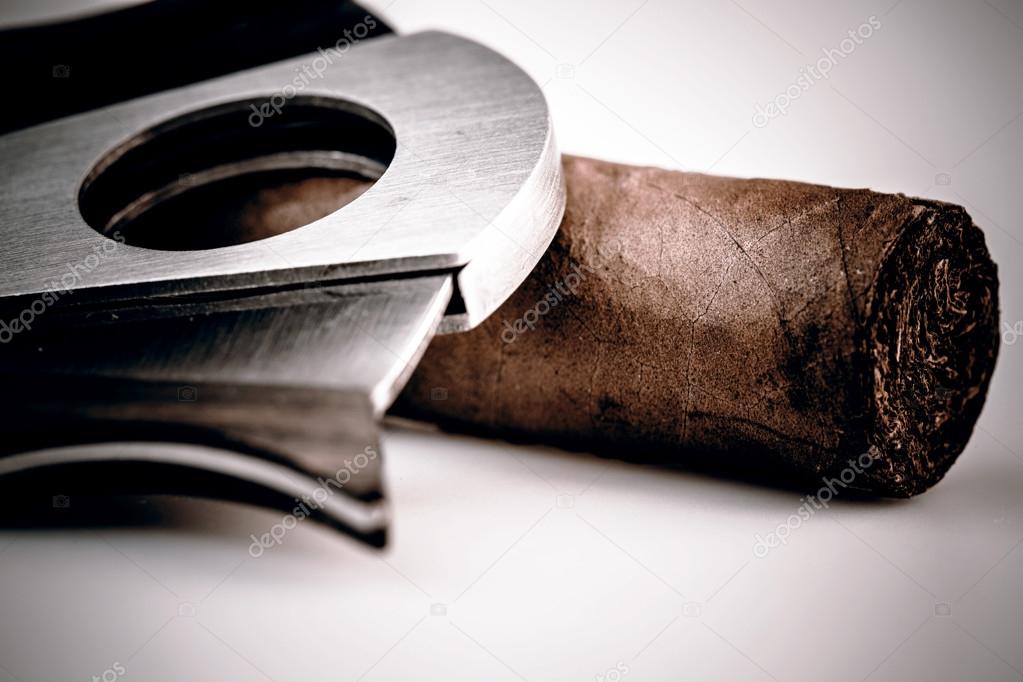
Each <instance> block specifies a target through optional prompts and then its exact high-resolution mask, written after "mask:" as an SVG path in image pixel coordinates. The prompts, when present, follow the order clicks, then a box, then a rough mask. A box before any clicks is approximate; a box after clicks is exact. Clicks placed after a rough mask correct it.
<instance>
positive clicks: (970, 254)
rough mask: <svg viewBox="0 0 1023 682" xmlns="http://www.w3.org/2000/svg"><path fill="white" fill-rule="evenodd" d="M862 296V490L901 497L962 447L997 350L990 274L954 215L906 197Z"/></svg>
mask: <svg viewBox="0 0 1023 682" xmlns="http://www.w3.org/2000/svg"><path fill="white" fill-rule="evenodd" d="M914 203H915V206H916V216H915V218H914V220H913V221H912V222H911V223H910V224H909V225H908V226H907V228H906V229H905V230H904V231H903V232H902V234H900V235H899V237H898V238H897V239H896V240H895V241H894V242H892V243H891V244H889V245H888V247H887V249H886V252H885V254H884V256H883V260H882V264H881V269H880V272H879V274H878V276H877V279H876V280H875V282H874V285H873V286H872V287H871V289H870V291H868V293H867V302H866V320H865V322H866V325H865V327H866V334H865V336H866V339H865V342H866V348H865V353H866V354H867V356H868V357H869V359H870V366H871V367H872V368H873V376H872V377H871V385H870V387H869V389H868V399H869V400H871V401H872V403H873V406H874V408H875V413H874V423H873V425H872V427H871V428H870V430H869V432H868V440H869V442H870V445H871V446H872V447H871V452H872V453H873V454H874V462H873V464H872V466H871V467H870V468H869V469H868V470H867V471H866V472H865V475H866V476H867V478H868V479H869V480H870V483H871V488H873V489H874V490H876V491H877V492H880V493H882V494H887V495H891V496H895V497H909V496H911V495H915V494H917V493H921V492H923V491H924V490H926V489H927V488H929V487H930V486H932V485H934V484H935V483H937V482H938V481H939V480H941V478H942V477H943V476H944V475H945V473H946V472H947V471H948V469H949V467H950V466H951V465H952V463H953V462H954V461H955V459H956V457H957V456H958V455H959V453H960V452H962V450H963V448H965V447H966V443H967V441H968V440H969V438H970V434H971V433H972V432H973V427H974V425H975V423H976V421H977V417H978V416H979V414H980V410H981V408H982V407H983V404H984V398H985V396H986V395H987V388H988V384H989V382H990V380H991V374H992V371H993V370H994V365H995V358H996V356H997V353H998V340H999V336H998V274H997V268H996V266H995V264H994V263H993V262H992V261H991V257H990V255H989V254H988V250H987V246H986V244H985V243H984V235H983V233H982V232H981V231H980V229H979V228H978V227H977V226H976V225H974V224H973V221H972V220H971V219H970V216H969V215H968V214H967V213H966V211H964V210H963V209H962V208H960V207H958V206H953V205H949V204H943V203H940V202H931V201H924V200H914Z"/></svg>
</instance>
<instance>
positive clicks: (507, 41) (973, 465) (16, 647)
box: [0, 0, 1023, 682]
mask: <svg viewBox="0 0 1023 682" xmlns="http://www.w3.org/2000/svg"><path fill="white" fill-rule="evenodd" d="M893 3H894V4H893ZM370 4H371V5H372V6H373V8H374V9H375V10H376V11H378V12H379V13H380V14H381V15H383V16H384V17H385V18H386V19H387V20H389V21H390V22H392V23H393V25H394V26H396V27H397V28H398V29H399V30H401V31H406V32H407V31H413V30H418V29H422V28H428V27H433V28H445V29H448V30H452V31H455V32H458V33H461V34H463V35H466V36H469V37H472V38H475V39H478V40H480V41H482V42H484V43H486V44H488V45H490V46H492V47H495V48H496V49H498V50H500V51H502V52H503V53H504V54H506V55H508V56H509V57H511V58H512V59H513V60H515V61H517V62H518V63H520V64H521V65H523V66H524V67H525V68H526V69H527V70H528V71H529V72H530V73H531V74H532V75H533V77H534V78H535V79H536V80H537V81H538V82H539V83H541V84H543V85H544V90H545V92H546V93H547V96H548V97H549V99H550V102H551V105H552V107H553V112H554V118H555V124H556V126H557V130H558V134H559V138H560V143H561V145H562V149H563V150H564V151H566V152H570V153H576V154H585V155H591V156H598V157H605V158H610V159H616V160H621V161H628V162H634V163H645V164H655V165H661V166H668V167H676V168H679V167H681V168H686V169H712V170H713V171H714V172H716V173H724V174H733V175H764V176H774V177H787V178H799V179H806V180H814V181H819V182H824V183H831V184H838V185H846V186H870V187H873V188H876V189H880V190H886V191H904V192H906V193H909V194H919V195H924V196H930V197H937V198H944V199H948V200H950V201H954V202H957V203H962V204H965V205H966V206H967V207H968V208H969V209H970V211H971V212H972V214H973V215H974V217H975V219H976V220H977V221H978V222H979V224H980V225H981V226H982V227H983V228H984V229H985V232H986V234H987V239H988V244H989V246H990V248H991V250H992V252H993V254H994V257H995V260H996V261H997V262H998V264H999V267H1000V277H1001V280H1002V289H1001V296H1002V315H1003V320H1004V321H1006V322H1008V323H1009V324H1010V325H1012V324H1015V323H1016V321H1018V320H1021V319H1023V300H1021V292H1023V286H1021V284H1023V282H1021V279H1023V268H1021V267H1020V257H1021V256H1023V243H1021V240H1023V229H1021V225H1020V215H1021V214H1023V192H1020V188H1019V184H1020V180H1021V178H1023V173H1021V163H1023V162H1021V159H1023V117H1021V114H1023V88H1021V87H1020V76H1019V74H1020V73H1023V4H1021V3H1019V2H1011V1H1010V0H991V1H990V2H987V3H985V2H957V3H953V2H933V1H928V0H902V1H901V2H895V0H886V2H880V3H879V2H853V1H852V0H848V1H846V2H842V3H835V2H828V3H813V2H804V3H795V2H781V3H772V4H771V6H769V7H768V6H765V5H766V3H753V2H751V1H747V2H744V3H743V6H745V7H746V8H747V9H748V11H747V10H744V9H743V8H742V7H740V6H739V5H737V4H735V3H731V2H710V1H704V2H678V1H674V0H649V2H645V3H644V2H642V0H631V1H630V0H622V2H620V3H607V2H582V0H579V1H577V2H559V3H557V4H555V3H551V2H541V1H540V0H506V1H505V0H502V1H499V0H486V1H485V2H484V1H483V0H462V1H460V2H455V1H452V2H444V3H426V2H414V1H413V0H396V1H395V2H390V0H385V1H384V2H374V3H370ZM871 15H876V17H877V18H878V19H880V21H881V28H880V30H878V31H877V32H876V33H875V34H874V35H872V36H871V37H870V38H869V39H868V40H866V41H864V43H863V44H862V45H860V46H858V47H856V48H855V51H854V52H853V53H852V54H851V55H850V56H848V57H847V58H844V59H843V60H842V61H840V62H839V63H838V64H837V65H836V66H835V67H834V69H833V71H832V72H831V77H830V79H829V80H827V81H822V82H818V83H815V84H814V85H813V86H812V87H811V88H810V89H809V90H808V91H807V92H804V93H802V94H801V96H800V97H799V98H798V99H797V100H796V101H794V102H793V103H792V105H791V108H790V109H789V112H788V113H787V114H786V115H784V116H781V117H778V118H775V119H773V120H771V121H770V122H769V123H768V125H766V126H764V127H762V128H757V127H754V126H753V124H752V120H751V119H752V116H753V113H754V111H755V105H756V104H757V103H761V104H764V103H766V102H767V101H768V100H770V99H772V98H773V97H774V96H775V95H776V94H778V93H780V92H782V91H784V89H785V88H786V86H787V85H789V84H790V83H792V82H794V81H795V80H796V78H797V77H798V76H799V70H800V68H801V67H802V66H803V65H805V64H806V63H808V62H810V61H811V60H815V59H816V58H817V57H818V56H820V50H821V49H822V48H826V47H837V46H838V45H839V43H840V41H841V40H842V39H843V38H844V37H846V32H847V31H848V30H854V29H856V28H857V27H858V26H859V25H860V24H861V23H864V22H866V21H867V20H868V18H869V17H870V16H871ZM559 64H571V65H573V68H572V69H569V68H567V67H562V68H561V69H558V65H559ZM559 72H560V73H561V75H562V76H569V75H571V76H572V77H570V78H559V77H557V74H558V73H559ZM941 173H946V174H948V175H949V176H950V184H938V175H939V174H941ZM1021 324H1023V323H1021ZM1008 338H1009V339H1011V338H1012V337H1011V335H1008ZM1021 379H1023V338H1021V339H1020V342H1019V343H1016V344H1014V345H1008V344H1006V345H1003V347H1002V349H1001V355H1000V357H999V361H998V368H997V372H996V374H995V378H994V382H993V385H992V390H991V394H990V397H989V400H988V404H987V407H986V408H985V410H984V413H983V415H982V417H981V420H980V427H979V429H978V431H977V433H976V435H975V437H974V438H973V440H972V441H971V443H970V445H969V447H968V448H967V451H966V452H965V453H964V454H963V456H962V457H961V459H960V461H959V463H957V464H956V465H955V466H954V467H953V469H952V471H951V473H950V474H949V475H948V477H947V478H946V479H945V480H944V481H943V482H942V483H940V484H939V485H938V486H937V487H936V488H935V489H934V490H932V491H930V492H928V493H927V494H925V495H923V496H921V497H919V498H916V499H913V500H910V501H898V502H895V501H893V502H881V503H855V502H843V501H838V502H836V503H834V504H832V506H831V508H830V509H828V510H825V511H821V512H819V513H817V514H815V515H814V516H813V517H812V518H811V519H809V520H808V521H806V522H805V523H803V524H802V525H801V526H800V527H799V528H798V529H797V530H795V531H794V532H793V533H792V534H791V539H790V541H789V543H788V544H787V545H786V546H782V547H778V548H776V549H774V550H772V551H770V552H769V553H768V555H767V556H766V557H764V558H757V557H755V556H754V554H753V546H754V542H755V540H754V537H755V535H756V534H758V533H759V534H761V535H764V534H767V533H768V532H770V531H771V530H772V529H774V528H775V527H777V526H778V525H779V524H782V523H785V521H786V519H787V517H788V516H789V515H790V514H792V513H793V512H795V511H796V509H797V508H798V506H799V505H800V500H799V496H798V495H797V494H793V493H788V492H782V491H777V490H770V489H761V488H757V487H753V486H750V485H745V484H740V483H733V482H728V481H720V480H714V479H708V478H705V477H701V476H697V475H687V474H682V473H668V472H663V471H657V470H653V469H646V468H642V467H635V466H630V465H626V464H620V463H615V462H608V461H605V460H601V459H597V458H594V457H588V456H584V455H569V454H564V453H559V452H555V451H551V450H544V449H539V448H523V447H513V446H509V445H506V444H502V443H494V442H486V441H481V440H473V439H466V438H458V437H451V436H445V435H440V434H424V433H414V432H407V431H397V430H392V431H391V432H389V433H388V436H387V439H386V442H385V447H386V457H387V460H386V469H387V474H388V480H389V483H390V486H391V489H392V492H393V503H394V511H395V516H396V522H395V526H394V534H393V541H392V543H391V545H390V547H389V548H388V549H387V550H386V551H385V552H383V553H377V552H373V551H370V550H367V549H363V548H361V547H359V546H357V545H355V544H354V543H352V542H350V541H348V540H346V539H344V538H342V537H338V536H336V535H334V534H333V533H331V532H329V531H327V530H325V529H323V528H319V527H317V526H315V525H313V524H300V526H299V527H298V528H296V529H295V530H293V531H291V532H289V533H288V535H287V536H286V538H285V541H284V543H283V544H282V545H281V546H279V547H274V548H272V549H270V550H268V551H267V552H266V553H265V554H264V555H263V556H261V557H260V558H258V559H253V558H251V557H250V556H249V554H248V549H247V548H248V545H249V543H250V542H251V540H250V539H249V538H248V534H249V533H257V534H258V533H262V532H266V530H267V529H268V528H269V527H270V525H272V524H273V523H275V522H277V521H279V515H276V514H274V513H272V512H264V511H258V510H252V509H249V508H245V507H240V506H232V505H227V504H219V503H210V502H184V501H160V502H150V503H149V505H150V507H157V508H158V509H157V510H158V511H159V512H160V513H161V514H163V515H164V516H165V517H166V520H165V522H164V523H162V524H156V525H144V526H141V527H123V528H109V529H92V530H70V531H45V532H40V531H17V532H14V531H5V532H2V533H0V552H2V553H0V665H2V667H3V669H5V670H6V671H7V673H6V675H7V676H5V673H4V672H2V670H0V681H2V682H7V681H8V680H9V679H16V680H23V681H24V682H28V681H29V680H59V679H76V678H77V679H91V676H93V675H96V676H102V675H103V672H104V671H105V670H108V669H113V667H114V666H115V663H117V664H120V665H123V669H124V671H125V672H124V674H123V675H121V676H120V677H121V678H123V679H125V680H135V679H138V680H181V679H210V680H213V679H216V680H234V679H239V680H248V679H268V678H269V679H274V680H279V681H283V680H312V679H323V680H326V679H330V680H334V679H337V680H354V679H365V680H391V679H393V680H412V679H427V680H433V679H443V680H504V679H507V680H514V679H525V680H529V681H530V682H539V681H541V680H570V679H580V680H593V679H601V678H600V675H604V677H603V679H606V680H615V679H616V676H615V675H614V674H606V673H608V671H609V670H611V669H614V668H615V666H616V665H617V664H622V665H623V666H627V668H628V672H627V673H626V674H624V675H623V676H622V677H621V679H623V680H629V681H632V680H635V681H636V682H639V681H640V680H678V679H740V680H745V679H749V680H763V679H772V678H773V679H777V680H820V679H829V680H862V679H867V678H869V679H871V680H906V679H929V680H946V679H947V680H953V679H970V680H981V679H985V680H1017V679H1020V678H1021V677H1023V647H1021V646H1020V645H1021V644H1023V608H1021V606H1023V582H1021V576H1023V545H1021V542H1023V495H1021V490H1023V419H1020V416H1021V415H1020V412H1021V410H1020V406H1021V403H1020V397H1019V386H1020V384H1021ZM559 495H562V496H565V495H567V496H571V497H561V498H560V499H561V502H562V507H567V508H562V507H559V505H558V499H559V498H558V496H559ZM71 503H72V505H74V504H75V502H74V500H72V502H71ZM569 504H571V506H568V505H569ZM5 546H6V549H3V548H4V547H5ZM433 604H443V605H446V606H445V607H444V610H445V611H446V613H445V614H444V615H431V605H433ZM437 610H439V609H437ZM179 613H180V614H182V615H179ZM945 613H948V614H949V615H940V614H945ZM115 675H116V673H114V672H111V673H110V674H108V677H107V679H111V676H115Z"/></svg>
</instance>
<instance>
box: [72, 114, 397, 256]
mask: <svg viewBox="0 0 1023 682" xmlns="http://www.w3.org/2000/svg"><path fill="white" fill-rule="evenodd" d="M265 104H266V101H265V100H264V101H246V102H236V103H233V104H229V105H222V106H218V107H214V108H211V109H205V110H201V111H197V112H192V113H189V114H186V115H185V116H181V117H179V118H176V119H173V120H171V121H169V122H167V123H164V124H162V125H159V126H157V127H155V128H153V129H151V130H148V131H146V132H143V133H140V134H139V135H137V136H136V137H134V138H132V139H131V140H129V141H128V142H126V143H125V144H123V145H121V146H119V147H118V148H116V149H114V150H112V151H111V152H110V153H108V154H107V155H106V156H104V157H103V159H101V160H100V162H99V163H97V164H96V166H95V167H94V168H93V169H92V171H90V173H89V175H88V176H87V177H86V179H85V182H84V183H83V184H82V189H81V192H80V194H79V207H80V209H81V212H82V217H83V218H85V221H86V222H87V223H88V224H89V225H91V226H92V227H93V229H95V230H97V231H98V232H100V233H101V234H103V235H106V236H108V237H111V238H117V239H118V240H119V241H124V242H125V243H128V244H132V245H134V246H142V247H146V248H150V249H164V250H172V251H187V250H198V249H212V248H217V247H221V246H231V245H233V244H244V243H246V242H252V241H256V240H259V239H266V238H267V237H272V236H274V235H278V234H282V233H284V232H289V231H291V230H294V229H296V228H299V227H302V226H303V225H308V224H309V223H311V222H313V221H315V220H318V219H320V218H322V217H324V216H326V215H329V214H330V213H333V212H334V211H336V210H338V209H339V208H341V207H342V206H344V205H345V204H348V203H350V202H352V201H353V200H355V199H356V198H357V197H358V196H359V195H360V194H362V193H363V192H365V191H366V190H367V189H369V187H370V186H372V185H373V183H374V182H375V181H376V180H377V179H378V178H379V177H380V176H381V175H383V173H384V171H385V170H386V169H387V166H388V164H389V163H390V162H391V159H392V158H393V157H394V149H395V142H394V133H393V132H392V130H391V127H390V126H389V125H388V124H387V122H386V121H384V119H383V118H382V117H381V116H380V115H379V114H376V113H375V112H373V111H371V110H369V109H366V108H365V107H362V106H359V105H356V104H353V103H351V102H345V101H340V100H329V99H321V98H296V99H294V100H292V101H290V102H288V104H287V105H286V106H284V107H282V108H281V109H280V111H279V112H277V111H274V110H270V115H269V116H267V115H264V114H262V113H261V114H260V115H259V116H257V115H256V114H257V113H259V112H260V107H264V106H265ZM253 123H256V125H253Z"/></svg>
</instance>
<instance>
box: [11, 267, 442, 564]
mask: <svg viewBox="0 0 1023 682" xmlns="http://www.w3.org/2000/svg"><path fill="white" fill-rule="evenodd" d="M451 291H452V281H451V277H450V276H449V275H443V274H440V275H433V276H430V277H422V278H412V279H405V280H399V281H381V282H369V283H353V284H347V285H341V286H332V287H321V288H317V289H315V290H313V291H310V292H305V295H302V296H298V292H278V293H272V294H265V295H259V296H250V297H243V298H238V299H233V300H230V301H221V302H215V303H212V304H211V303H203V304H197V303H192V304H181V305H172V306H165V307H163V308H162V309H160V313H161V316H159V317H155V318H154V317H153V311H152V310H151V309H149V308H140V309H130V308H128V309H123V310H120V311H118V312H117V313H90V314H81V315H78V316H75V319H74V320H73V322H74V325H75V330H74V333H73V334H68V333H67V331H66V330H65V329H61V328H56V329H53V328H51V329H39V330H35V331H34V332H33V333H32V334H30V335H23V336H19V337H16V338H15V339H13V340H12V342H11V343H10V344H9V345H8V346H7V347H5V348H4V349H3V353H0V378H2V382H3V384H4V385H5V386H7V387H9V388H8V390H6V391H4V392H2V393H0V411H2V412H3V414H4V426H3V429H2V431H3V435H4V438H3V440H2V442H0V479H2V480H0V489H2V490H4V491H5V493H4V494H6V495H8V496H9V495H11V494H17V493H18V492H22V493H24V492H26V491H28V492H32V491H36V492H38V491H39V488H40V486H42V487H43V490H44V492H45V491H49V490H55V489H68V488H74V487H77V488H80V489H82V490H84V491H86V492H92V493H95V492H97V491H107V492H110V491H114V492H135V493H137V492H185V493H191V494H196V493H199V494H207V495H210V494H212V495H216V496H218V497H226V498H229V499H230V498H233V499H241V500H245V501H258V502H260V503H263V504H270V505H273V506H277V507H280V508H282V509H283V510H291V509H292V508H293V506H294V505H295V504H297V503H298V501H299V500H300V498H302V497H307V496H310V495H313V494H316V491H317V490H322V489H324V488H325V487H326V486H325V484H324V483H323V480H330V479H332V478H336V477H337V476H338V475H339V472H341V471H342V470H347V471H348V472H349V473H348V474H345V476H348V477H349V478H348V480H345V481H344V485H341V486H336V490H337V491H338V492H339V493H340V494H339V495H336V496H335V495H333V492H334V490H335V488H334V487H330V488H329V489H328V490H327V491H326V492H329V493H331V495H330V503H329V504H327V503H324V504H323V505H322V506H321V507H320V508H319V510H318V517H319V518H321V519H322V520H324V521H326V522H327V523H329V524H330V525H332V526H333V527H335V528H338V529H339V530H344V531H346V532H348V533H350V534H352V535H353V536H355V537H358V538H360V539H363V540H366V541H367V542H369V543H371V544H375V545H379V544H382V543H383V542H384V541H385V539H386V527H387V522H388V517H389V513H388V509H387V506H386V501H385V491H384V488H383V481H382V471H381V467H380V464H381V458H380V456H379V455H380V445H379V438H378V426H377V421H378V419H379V418H380V417H381V416H382V414H383V412H384V410H385V409H386V408H387V407H388V406H389V405H390V403H391V402H392V400H393V399H394V396H395V395H396V394H397V392H398V391H399V390H400V389H401V387H402V386H403V385H404V383H405V381H406V380H407V379H408V376H409V374H410V373H411V372H412V370H413V369H414V368H415V366H416V364H417V363H418V361H419V358H420V357H421V355H422V353H423V351H424V350H425V348H426V345H427V343H428V342H429V340H430V339H431V338H432V337H433V335H434V333H435V331H436V329H437V326H438V324H439V322H440V319H441V316H442V314H443V312H444V309H445V307H446V306H447V304H448V301H449V300H450V298H451ZM136 313H139V314H136ZM100 443H102V444H104V445H103V446H102V447H100V448H97V447H96V444H100ZM174 444H178V445H177V447H175V446H174ZM182 444H187V445H188V447H184V448H183V447H181V445H182ZM366 452H371V453H373V456H372V457H371V458H369V459H367V460H366V461H364V462H362V463H360V464H358V466H357V467H356V468H355V470H353V469H352V465H351V463H352V461H353V458H356V457H359V456H360V454H364V453H366ZM356 462H358V460H356ZM33 474H35V475H36V478H35V479H32V478H31V476H32V475H33ZM19 489H20V490H19ZM239 491H240V492H239ZM50 494H53V493H52V492H51V493H50ZM307 504H308V502H307Z"/></svg>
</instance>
